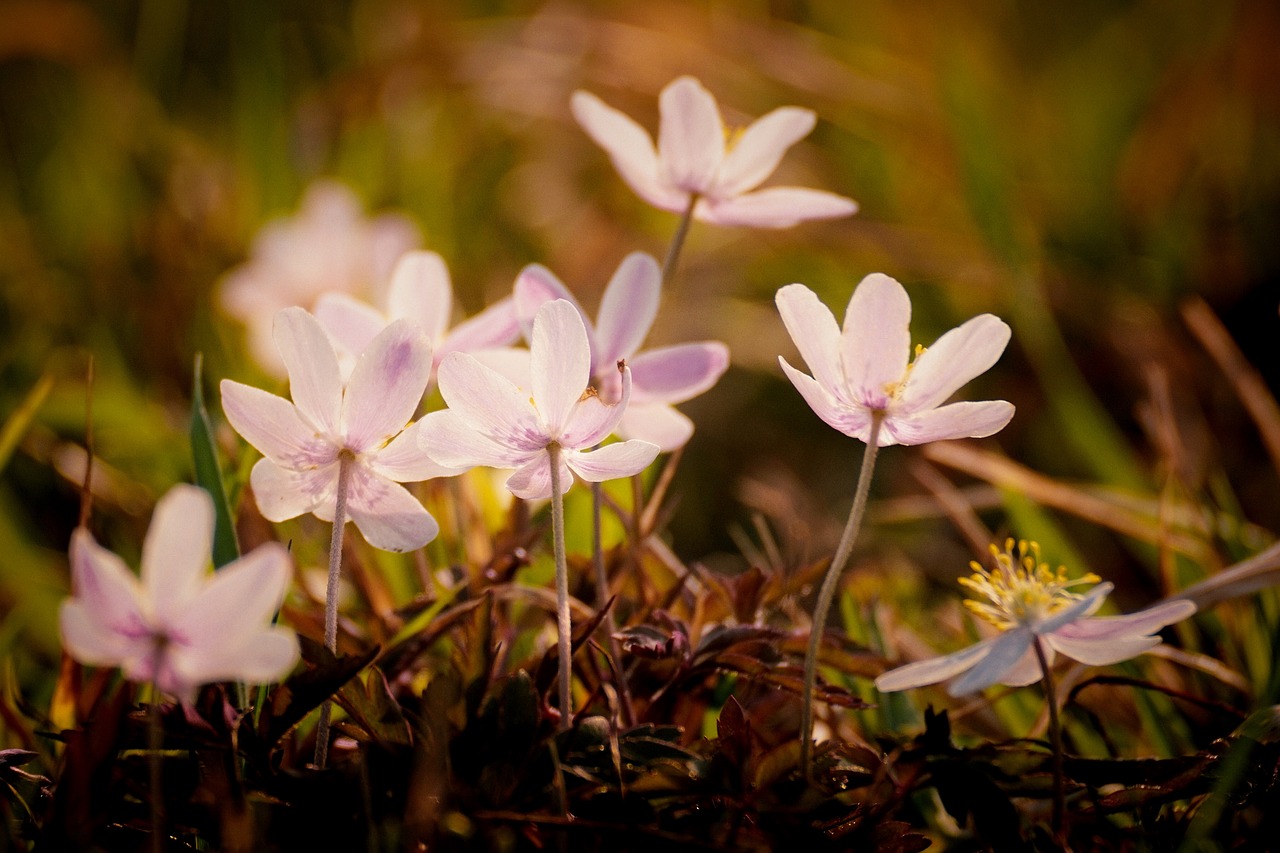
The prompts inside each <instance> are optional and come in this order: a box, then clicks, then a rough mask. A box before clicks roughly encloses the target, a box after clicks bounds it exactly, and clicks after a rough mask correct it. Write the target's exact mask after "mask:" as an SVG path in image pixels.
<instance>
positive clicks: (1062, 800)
mask: <svg viewBox="0 0 1280 853" xmlns="http://www.w3.org/2000/svg"><path fill="white" fill-rule="evenodd" d="M1032 648H1034V649H1035V650H1036V660H1038V661H1039V662H1040V674H1041V675H1042V676H1043V677H1044V700H1045V701H1046V702H1048V703H1049V742H1050V743H1051V744H1052V746H1053V837H1054V838H1055V839H1056V840H1057V841H1059V842H1062V841H1063V840H1064V839H1063V834H1062V816H1063V813H1064V811H1065V810H1066V799H1067V797H1066V784H1065V782H1064V780H1063V771H1062V721H1061V720H1060V719H1059V718H1058V696H1057V689H1056V687H1055V685H1054V683H1053V670H1052V669H1051V668H1050V666H1049V659H1048V657H1047V656H1046V655H1045V653H1044V644H1043V643H1042V642H1041V640H1040V637H1038V636H1037V637H1036V638H1035V640H1034V642H1033V643H1032Z"/></svg>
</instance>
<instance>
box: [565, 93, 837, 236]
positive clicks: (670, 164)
mask: <svg viewBox="0 0 1280 853" xmlns="http://www.w3.org/2000/svg"><path fill="white" fill-rule="evenodd" d="M570 106H571V108H572V110H573V115H574V117H575V118H576V119H577V120H578V123H579V124H580V125H582V128H583V130H585V131H586V132H587V134H588V135H590V137H591V138H592V139H593V140H595V142H596V144H597V145H599V146H600V147H601V148H603V149H604V150H605V151H606V152H608V154H609V158H610V159H611V160H612V161H613V165H614V167H615V168H616V169H617V170H618V173H619V174H620V175H621V176H622V179H623V180H624V181H626V182H627V184H628V186H630V187H631V189H632V190H634V191H635V193H636V195H638V196H640V197H641V198H642V199H644V200H645V201H647V202H648V203H649V204H652V205H653V206H654V207H657V208H660V209H662V210H669V211H672V212H674V213H684V212H685V211H686V210H688V209H689V206H690V205H691V204H692V205H693V216H694V218H695V219H699V220H701V221H703V222H710V223H712V224H715V225H746V226H752V227H757V228H789V227H790V226H792V225H795V224H797V223H799V222H803V221H805V220H809V219H833V218H836V217H841V216H849V215H851V214H853V213H855V212H857V210H858V205H857V204H856V203H855V202H854V201H853V200H852V199H848V198H845V197H844V196H839V195H836V194H834V193H829V192H824V191H822V190H812V189H804V188H800V187H769V188H767V189H762V190H758V189H756V187H758V186H759V185H760V183H761V182H763V181H764V180H765V179H766V178H768V177H769V175H771V174H773V171H774V169H776V168H777V167H778V163H779V162H780V161H781V160H782V156H783V155H784V154H785V153H786V151H787V149H788V148H790V147H791V146H792V145H794V144H795V143H796V142H798V141H800V140H801V139H803V138H804V137H805V136H808V134H809V132H810V131H811V130H813V126H814V123H815V121H816V119H815V117H814V114H813V112H812V111H810V110H806V109H801V108H799V107H780V108H778V109H776V110H774V111H773V112H771V113H769V114H768V115H766V116H764V117H762V118H759V119H757V120H756V121H754V122H752V123H751V124H750V125H749V126H748V127H746V128H745V129H743V130H741V131H740V132H738V131H731V130H729V129H728V128H727V127H726V125H725V123H724V120H723V119H722V118H721V116H720V108H719V106H717V104H716V99H715V96H713V95H712V94H711V93H710V92H708V91H707V90H706V89H705V88H703V86H702V84H701V83H699V82H698V81H697V80H695V79H694V78H692V77H680V78H678V79H676V80H674V81H672V82H671V83H670V84H668V85H667V87H666V88H665V89H663V90H662V94H661V95H660V96H659V98H658V108H659V111H660V113H661V123H660V125H659V128H658V144H657V147H656V148H655V147H654V143H653V139H652V137H650V136H649V133H648V131H646V130H645V129H644V128H643V127H641V126H640V125H639V124H637V123H636V122H635V121H634V120H633V119H631V118H630V117H629V116H627V115H626V114H625V113H623V112H620V111H619V110H616V109H614V108H613V107H610V106H609V105H608V104H606V103H605V102H604V101H602V100H600V99H599V98H598V97H596V96H595V95H592V94H591V93H589V92H582V91H579V92H575V93H574V94H573V100H572V101H571V102H570Z"/></svg>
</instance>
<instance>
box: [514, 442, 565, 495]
mask: <svg viewBox="0 0 1280 853" xmlns="http://www.w3.org/2000/svg"><path fill="white" fill-rule="evenodd" d="M572 485H573V472H572V471H570V470H569V466H568V464H566V462H565V458H564V454H561V456H560V488H561V490H562V491H565V492H567V491H569V487H570V486H572ZM507 489H508V490H509V491H510V492H511V494H513V495H515V496H516V497H518V498H520V499H522V500H526V501H536V500H542V499H543V498H549V497H551V456H550V454H548V453H541V454H539V455H537V456H535V457H534V458H533V459H530V460H529V461H528V462H527V463H525V464H524V465H523V466H522V467H521V468H519V469H517V470H516V472H515V473H514V474H512V475H511V476H510V477H508V478H507Z"/></svg>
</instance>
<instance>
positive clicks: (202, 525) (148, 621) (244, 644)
mask: <svg viewBox="0 0 1280 853" xmlns="http://www.w3.org/2000/svg"><path fill="white" fill-rule="evenodd" d="M212 543H213V501H212V499H211V498H210V497H209V495H208V494H207V493H206V492H205V491H204V490H203V489H200V488H197V487H195V486H185V485H180V486H174V487H173V488H172V489H171V490H170V491H169V492H168V493H167V494H166V495H165V496H164V497H163V498H161V499H160V502H159V503H158V504H156V510H155V516H154V517H153V518H152V520H151V527H150V529H149V530H148V531H147V537H146V540H145V541H144V542H143V545H142V577H141V579H139V578H138V576H136V575H134V574H133V573H132V572H131V571H129V569H128V567H126V566H125V564H124V561H123V560H121V559H120V558H119V557H118V556H116V555H115V554H113V553H112V552H110V551H108V550H107V549H105V548H103V547H102V546H101V545H99V544H98V543H97V542H96V541H95V540H94V538H93V534H92V533H90V532H89V531H88V530H86V529H85V528H83V527H81V528H77V530H76V531H75V533H73V534H72V535H71V589H72V596H71V598H68V599H67V600H66V601H64V602H62V607H61V609H60V610H59V612H58V622H59V626H60V627H61V630H62V643H63V646H64V647H65V648H66V650H67V653H68V654H70V655H71V656H72V657H73V658H75V659H76V660H78V661H80V662H81V663H83V664H87V665H89V666H115V667H119V668H120V669H121V671H122V672H123V673H124V677H125V678H127V679H128V680H129V681H135V682H152V681H154V682H155V684H156V686H157V687H158V688H159V689H160V690H162V691H163V692H165V693H168V694H170V695H171V696H175V697H177V699H178V700H179V701H180V702H183V703H186V704H190V703H192V702H194V701H195V698H196V691H197V689H198V688H199V687H200V686H201V685H202V684H211V683H214V682H219V681H246V682H249V683H251V684H259V683H264V682H268V681H276V680H278V679H280V678H283V677H284V676H285V675H286V674H287V673H288V672H289V670H291V669H293V666H294V664H295V663H297V661H298V638H297V636H295V634H294V633H293V631H291V630H289V629H288V628H284V627H280V626H276V625H272V624H271V620H272V618H273V617H274V615H275V613H276V611H278V610H279V609H280V603H281V602H282V601H283V600H284V594H285V590H286V588H287V587H288V584H289V577H290V574H291V572H290V564H289V554H288V552H287V551H286V550H285V548H284V547H283V546H282V545H280V544H278V543H275V542H269V543H267V544H265V545H262V546H260V547H258V548H255V549H254V550H253V551H252V552H251V553H249V554H246V555H245V556H243V557H241V558H240V559H238V560H236V561H234V562H232V563H228V564H227V565H225V566H223V567H222V568H221V569H219V570H218V571H216V572H213V573H212V574H210V573H209V572H208V571H207V568H208V566H209V563H210V553H211V546H212Z"/></svg>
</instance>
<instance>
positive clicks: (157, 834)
mask: <svg viewBox="0 0 1280 853" xmlns="http://www.w3.org/2000/svg"><path fill="white" fill-rule="evenodd" d="M162 653H163V652H162V651H161V645H160V643H157V644H156V653H155V666H154V668H153V669H152V673H153V674H154V675H155V676H158V675H159V673H160V656H161V654H162ZM163 746H164V728H163V726H162V721H161V719H160V685H159V682H158V681H157V680H156V678H155V677H153V678H152V680H151V707H150V708H149V709H148V710H147V752H148V756H147V758H148V762H147V763H148V765H149V769H150V771H151V850H152V853H160V851H162V850H164V807H163V806H162V805H161V791H162V788H161V781H162V780H161V769H160V750H161V748H162V747H163Z"/></svg>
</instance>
